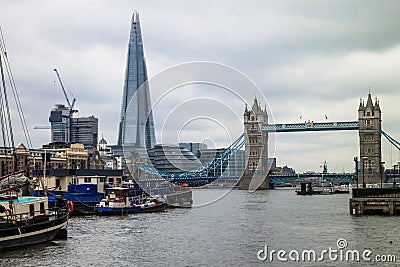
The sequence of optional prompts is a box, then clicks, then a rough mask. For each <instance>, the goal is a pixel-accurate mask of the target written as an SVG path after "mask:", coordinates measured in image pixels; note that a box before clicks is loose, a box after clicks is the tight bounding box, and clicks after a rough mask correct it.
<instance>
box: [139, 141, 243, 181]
mask: <svg viewBox="0 0 400 267" xmlns="http://www.w3.org/2000/svg"><path fill="white" fill-rule="evenodd" d="M244 143H245V140H244V134H241V135H240V136H239V138H238V139H236V140H235V141H234V142H233V143H232V144H231V145H230V146H229V147H228V148H226V149H225V150H224V151H223V152H222V153H220V154H219V155H217V156H216V157H215V158H214V159H212V160H210V161H209V162H207V163H206V164H204V165H201V166H200V167H198V168H196V169H193V170H190V171H188V172H185V173H179V174H174V173H169V172H165V171H162V170H159V169H156V168H155V167H154V166H149V165H146V164H138V163H135V164H133V165H134V167H136V168H138V169H140V170H142V171H144V172H145V173H147V174H150V175H155V176H161V177H162V178H164V179H166V180H168V181H169V182H173V181H179V180H186V179H190V178H196V177H207V176H208V173H209V172H210V171H211V170H214V169H215V168H218V167H220V166H221V165H223V164H224V163H226V162H227V161H229V160H230V158H231V156H233V155H234V154H236V153H237V152H238V151H239V150H240V149H241V148H242V147H243V146H244Z"/></svg>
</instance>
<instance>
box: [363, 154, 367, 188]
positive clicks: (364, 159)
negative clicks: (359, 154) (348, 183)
mask: <svg viewBox="0 0 400 267" xmlns="http://www.w3.org/2000/svg"><path fill="white" fill-rule="evenodd" d="M367 160H368V157H363V164H362V183H363V188H365V187H366V185H365V181H364V176H365V174H364V172H365V162H366V161H367Z"/></svg>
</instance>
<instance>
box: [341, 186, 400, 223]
mask: <svg viewBox="0 0 400 267" xmlns="http://www.w3.org/2000/svg"><path fill="white" fill-rule="evenodd" d="M352 193H353V195H352V198H350V200H349V201H350V205H349V206H350V214H352V215H390V216H393V215H400V188H398V187H393V188H358V189H355V188H354V189H353V192H352Z"/></svg>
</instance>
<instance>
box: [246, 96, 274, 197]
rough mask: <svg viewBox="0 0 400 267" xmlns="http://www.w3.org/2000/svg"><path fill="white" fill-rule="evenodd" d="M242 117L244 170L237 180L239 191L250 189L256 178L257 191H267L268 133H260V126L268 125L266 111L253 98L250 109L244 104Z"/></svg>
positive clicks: (255, 98)
mask: <svg viewBox="0 0 400 267" xmlns="http://www.w3.org/2000/svg"><path fill="white" fill-rule="evenodd" d="M243 117H244V134H245V157H246V169H245V172H244V174H243V177H241V179H240V180H239V183H238V186H239V189H245V190H247V189H250V183H251V181H252V179H253V178H256V180H255V181H256V183H257V185H259V186H258V189H269V179H268V171H269V167H268V132H266V131H262V126H263V125H264V124H267V123H268V114H267V110H266V109H264V110H263V109H262V107H261V106H260V105H259V103H258V100H257V97H254V103H253V106H252V107H251V109H248V107H247V104H246V107H245V111H244V114H243ZM251 187H253V186H251Z"/></svg>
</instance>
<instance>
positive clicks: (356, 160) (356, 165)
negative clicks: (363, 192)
mask: <svg viewBox="0 0 400 267" xmlns="http://www.w3.org/2000/svg"><path fill="white" fill-rule="evenodd" d="M354 164H355V170H356V181H357V189H358V157H354Z"/></svg>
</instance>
